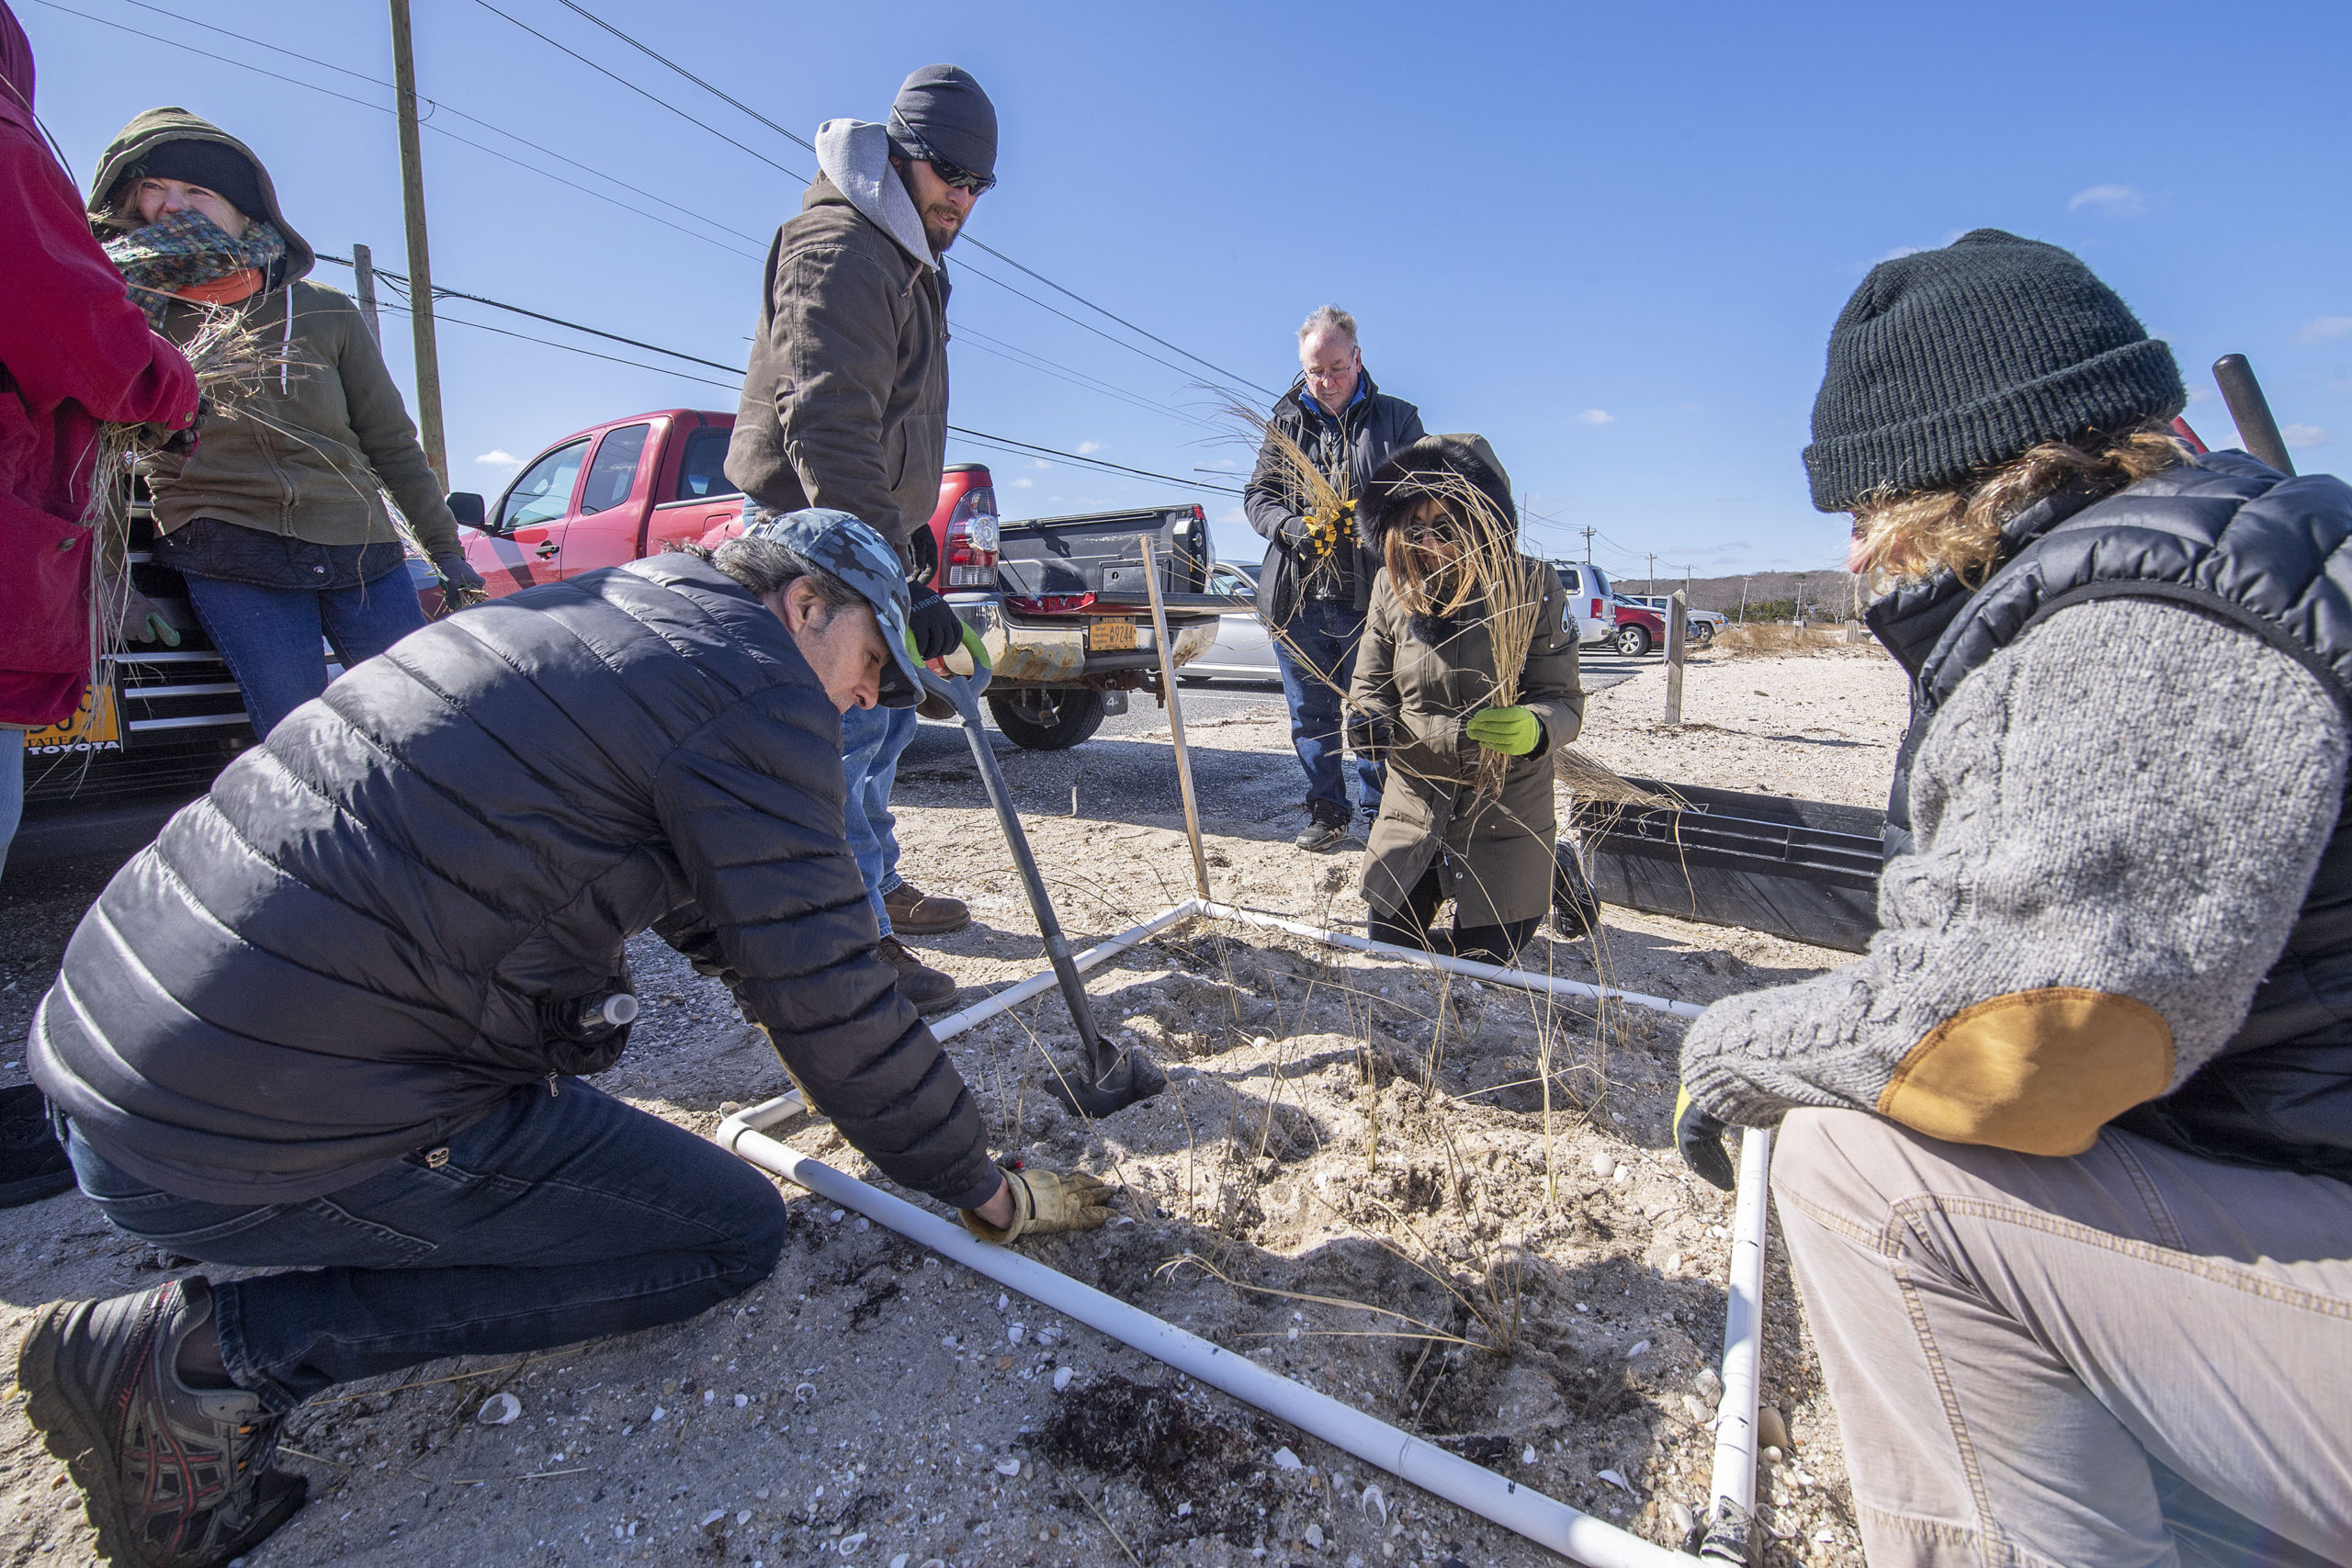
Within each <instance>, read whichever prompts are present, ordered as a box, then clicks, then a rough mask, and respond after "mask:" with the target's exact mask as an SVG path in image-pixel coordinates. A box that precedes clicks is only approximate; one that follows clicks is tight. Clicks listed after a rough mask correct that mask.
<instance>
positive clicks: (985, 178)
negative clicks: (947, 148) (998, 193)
mask: <svg viewBox="0 0 2352 1568" xmlns="http://www.w3.org/2000/svg"><path fill="white" fill-rule="evenodd" d="M906 150H907V151H908V152H910V153H912V154H913V155H914V157H915V158H916V159H917V160H919V161H920V162H922V163H925V164H930V165H931V172H932V173H933V174H934V175H938V176H939V177H940V178H941V179H943V180H944V181H946V182H947V183H948V184H949V185H951V186H955V187H956V189H957V190H967V191H970V192H971V193H972V194H973V195H974V196H986V195H987V194H988V193H989V192H990V191H992V190H994V189H995V188H996V176H995V175H976V174H974V173H972V171H971V170H969V169H967V168H966V167H964V165H963V164H951V163H949V162H948V161H947V160H946V159H944V158H943V157H941V156H940V155H939V154H938V153H936V152H933V151H932V150H931V149H930V148H929V147H927V146H925V145H924V144H923V143H922V142H921V141H912V140H910V141H908V142H907V144H906Z"/></svg>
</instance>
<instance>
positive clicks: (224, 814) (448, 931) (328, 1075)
mask: <svg viewBox="0 0 2352 1568" xmlns="http://www.w3.org/2000/svg"><path fill="white" fill-rule="evenodd" d="M657 921H660V922H661V923H662V931H663V934H664V935H665V936H667V937H668V938H669V939H670V940H671V941H672V942H673V943H674V944H675V945H677V946H679V947H680V948H682V949H684V950H686V951H689V952H691V953H695V955H696V956H698V957H701V958H703V959H704V960H705V961H706V962H716V963H718V964H723V965H724V967H725V968H727V969H728V970H729V971H730V972H731V973H730V975H729V980H730V983H732V984H733V985H734V986H735V987H736V994H737V996H738V998H739V999H740V1000H741V1002H742V1003H743V1004H744V1006H745V1008H746V1009H747V1010H749V1012H750V1013H751V1014H752V1016H753V1017H755V1018H756V1019H757V1020H758V1021H760V1022H761V1023H763V1024H764V1025H765V1026H766V1027H767V1030H768V1032H769V1033H770V1034H771V1035H773V1036H774V1037H775V1041H776V1043H777V1046H778V1049H779V1051H780V1052H781V1054H782V1055H783V1057H784V1059H785V1062H786V1066H789V1067H790V1068H791V1069H792V1071H793V1073H794V1074H795V1076H797V1077H798V1079H799V1080H800V1083H801V1084H802V1086H803V1087H804V1088H805V1089H807V1090H808V1091H809V1095H810V1096H811V1098H812V1099H814V1100H815V1101H816V1102H817V1104H818V1105H819V1106H820V1107H821V1108H822V1109H823V1110H824V1111H826V1112H827V1113H828V1114H830V1115H831V1117H832V1118H833V1119H834V1121H835V1122H836V1123H837V1124H838V1125H839V1126H840V1128H841V1131H842V1134H843V1135H845V1136H846V1137H847V1138H848V1139H849V1140H850V1141H851V1142H852V1143H853V1144H854V1145H857V1146H858V1147H859V1148H860V1149H862V1150H864V1151H865V1153H866V1154H867V1155H868V1156H870V1157H871V1158H872V1159H873V1160H874V1162H875V1163H876V1165H878V1166H879V1167H881V1168H882V1169H883V1170H884V1171H885V1172H886V1173H887V1174H888V1176H889V1177H890V1178H891V1179H893V1180H895V1181H898V1182H899V1183H901V1184H903V1185H905V1186H908V1187H912V1188H917V1189H920V1190H923V1191H926V1192H929V1193H931V1194H932V1195H933V1196H934V1197H936V1198H939V1199H941V1200H943V1201H946V1202H949V1203H954V1204H956V1205H958V1206H959V1207H969V1206H971V1205H973V1204H976V1203H978V1201H981V1200H983V1199H985V1198H986V1197H987V1196H988V1195H989V1193H991V1192H992V1191H994V1190H995V1188H996V1185H997V1181H998V1177H997V1175H996V1173H995V1171H994V1170H993V1169H992V1168H991V1167H990V1166H989V1158H988V1150H987V1146H986V1145H985V1143H984V1142H983V1139H982V1134H981V1129H980V1122H979V1118H978V1113H977V1111H975V1109H974V1107H973V1105H972V1102H971V1098H970V1096H969V1095H968V1094H967V1092H966V1090H965V1088H964V1084H963V1082H962V1080H961V1079H960V1078H959V1077H957V1076H956V1070H955V1068H954V1066H951V1065H950V1064H949V1062H948V1061H947V1059H946V1056H945V1055H944V1053H943V1052H942V1051H941V1050H940V1048H939V1044H938V1042H936V1041H935V1040H933V1038H932V1035H931V1032H930V1031H929V1030H928V1029H926V1028H925V1027H924V1026H923V1025H922V1021H920V1020H918V1019H917V1018H916V1016H915V1013H914V1010H913V1009H912V1008H911V1007H910V1005H909V1004H908V1003H907V1002H906V1000H905V999H904V998H902V997H900V996H899V992H898V989H897V987H896V986H895V985H894V983H893V982H894V974H893V972H892V970H891V968H890V966H889V965H888V964H886V963H884V962H883V960H882V959H881V958H880V957H879V956H878V955H877V954H876V952H875V942H876V931H875V924H874V917H873V914H872V912H871V909H870V908H869V907H868V905H867V903H866V899H865V886H864V884H863V882H862V880H861V879H860V877H859V875H858V870H857V863H856V862H855V861H854V860H853V859H852V858H851V855H850V852H849V848H848V846H847V844H846V842H845V841H844V840H843V838H842V766H841V719H840V716H839V715H838V714H837V713H836V712H835V711H834V708H833V705H832V704H831V702H830V701H829V700H828V699H827V697H826V695H825V693H824V690H823V688H822V686H821V685H820V683H819V682H818V681H817V678H816V676H815V674H814V673H813V672H812V671H810V670H809V666H808V664H807V662H806V661H804V660H802V659H801V657H800V653H799V650H798V649H797V648H796V647H795V646H794V645H793V641H792V638H791V636H790V634H788V633H787V632H786V630H785V628H784V626H783V625H782V624H781V623H779V622H778V621H777V619H776V618H775V615H773V614H771V613H770V612H769V611H768V610H767V609H766V608H765V607H764V606H763V605H762V604H760V602H759V601H758V600H757V599H755V598H754V597H753V596H752V594H751V593H749V592H746V591H745V590H744V589H742V588H741V587H739V586H737V585H736V583H735V582H734V581H731V580H730V579H729V578H728V577H726V576H725V575H724V574H722V573H720V572H718V570H715V569H713V568H712V567H710V566H709V565H707V563H705V562H703V561H701V560H699V559H698V558H695V557H692V556H687V555H677V554H673V555H662V556H656V557H653V558H649V559H645V560H641V561H637V562H635V563H633V564H631V565H628V566H625V567H621V568H618V569H616V570H610V571H598V572H590V573H587V574H585V575H583V576H580V577H575V578H571V579H570V580H568V581H562V582H559V583H551V584H548V585H547V586H545V587H541V588H536V589H532V590H530V591H529V592H524V593H518V594H515V596H513V597H512V598H507V599H502V600H498V601H495V602H493V603H492V604H486V605H483V606H481V608H479V609H475V610H470V611H468V612H467V613H466V614H464V615H458V616H454V617H452V618H450V619H448V620H446V621H442V622H439V623H437V624H436V625H434V626H427V627H426V628H425V629H424V630H423V631H420V632H417V633H415V634H413V636H410V637H405V638H403V639H401V641H400V642H399V643H398V644H396V645H395V646H394V647H393V648H392V649H390V650H389V651H387V652H385V653H383V654H381V655H379V656H378V657H377V658H375V659H371V660H368V661H367V662H366V663H364V664H361V665H359V666H358V667H357V668H356V669H354V670H353V671H351V672H350V673H349V674H347V675H345V676H344V677H343V678H342V679H341V680H339V681H337V682H334V684H333V685H332V686H330V687H329V688H328V689H327V693H326V695H325V696H323V697H322V698H319V699H318V700H316V701H313V702H310V703H306V704H304V705H302V706H301V707H300V708H298V709H296V710H295V712H294V713H293V714H292V715H291V716H288V718H287V719H286V720H285V722H284V723H282V724H281V725H280V726H279V727H278V728H277V729H276V730H274V731H273V732H272V733H271V735H270V737H269V740H268V743H267V744H266V745H265V746H261V747H257V748H255V749H254V750H251V751H249V752H247V753H245V754H244V755H243V756H242V757H240V758H238V759H237V761H234V762H233V763H232V764H231V765H230V766H229V768H228V769H227V770H226V771H225V772H223V773H221V775H220V778H219V779H218V780H217V781H216V782H215V783H214V784H213V786H212V790H211V793H210V794H209V795H207V796H205V797H204V798H203V799H201V800H198V801H197V802H195V803H194V804H192V805H190V806H189V807H187V808H186V809H184V810H182V811H181V812H180V813H179V814H178V815H177V816H175V817H174V818H172V820H171V821H170V822H169V823H168V824H167V825H166V826H165V827H164V830H163V832H162V834H161V835H160V836H159V837H158V838H157V839H156V840H155V842H154V843H153V844H152V845H150V846H149V847H148V848H146V849H144V850H142V851H141V852H140V853H139V854H138V855H137V856H136V857H134V858H133V859H132V860H131V861H130V863H129V864H127V865H126V866H124V867H123V869H122V870H121V871H120V872H119V873H117V874H116V875H115V877H114V880H113V881H112V882H110V883H109V884H107V889H106V891H105V892H104V893H103V894H101V895H100V896H99V897H98V901H97V903H96V905H95V906H93V907H92V908H91V909H90V911H89V912H88V913H87V914H86V915H85V916H84V917H83V919H82V923H81V926H80V928H79V929H78V930H76V931H74V937H73V941H72V942H70V943H69V944H68V946H67V948H66V950H65V963H64V966H63V970H62V973H61V974H60V975H59V976H58V980H57V984H56V985H55V986H54V987H51V990H50V993H49V995H48V996H47V997H46V998H44V999H43V1000H42V1003H41V1006H40V1011H39V1013H38V1014H37V1015H36V1017H35V1020H34V1023H33V1030H32V1037H31V1042H30V1055H29V1058H28V1060H29V1065H30V1066H31V1069H32V1073H33V1077H34V1078H35V1079H36V1081H38V1082H39V1083H40V1087H41V1089H43V1090H44V1091H46V1092H47V1093H48V1095H49V1097H50V1098H51V1100H54V1101H56V1102H57V1103H58V1104H59V1105H60V1106H62V1108H63V1109H64V1111H66V1112H67V1114H69V1115H71V1116H72V1117H73V1119H74V1123H75V1125H76V1126H77V1127H79V1128H80V1129H81V1131H82V1134H83V1135H84V1136H85V1137H86V1138H87V1139H88V1140H89V1142H90V1143H91V1144H92V1145H94V1146H95V1147H96V1149H97V1151H98V1152H99V1153H100V1154H102V1155H104V1156H106V1157H107V1159H109V1160H111V1161H112V1162H114V1163H115V1164H116V1165H119V1166H120V1167H121V1168H124V1169H125V1170H128V1171H130V1172H131V1173H132V1174H133V1175H135V1176H139V1177H141V1179H145V1180H148V1181H152V1182H153V1183H154V1184H155V1185H156V1186H158V1187H161V1188H163V1189H164V1190H166V1191H172V1192H177V1193H180V1194H182V1195H183V1196H187V1197H190V1198H198V1199H206V1200H209V1201H219V1202H243V1201H252V1202H256V1203H260V1202H280V1201H297V1200H300V1199H302V1198H306V1197H311V1196H315V1195H317V1194H320V1193H322V1192H327V1191H331V1190H334V1189H335V1188H337V1187H340V1186H344V1185H345V1184H347V1183H349V1182H352V1181H355V1180H357V1179H361V1178H363V1177H365V1176H368V1175H369V1174H371V1173H372V1172H374V1171H375V1170H378V1169H380V1168H383V1167H384V1166H386V1165H388V1164H390V1162H391V1161H393V1160H395V1159H397V1158H399V1157H400V1156H401V1155H403V1154H406V1153H408V1152H410V1151H412V1150H414V1149H418V1148H423V1147H425V1146H428V1145H432V1144H435V1143H437V1142H439V1141H441V1140H442V1139H444V1138H446V1137H447V1136H448V1134H451V1133H452V1132H454V1131H456V1130H457V1129H458V1128H460V1127H463V1126H465V1125H467V1124H469V1122H473V1121H475V1120H477V1119H478V1118H480V1117H481V1116H482V1115H484V1114H486V1113H487V1112H488V1111H490V1110H491V1109H492V1107H494V1106H495V1105H497V1104H498V1103H499V1102H500V1101H502V1100H504V1099H505V1098H506V1097H507V1096H508V1095H510V1094H512V1093H513V1092H514V1091H515V1089H516V1088H518V1087H519V1086H524V1085H537V1084H540V1083H542V1082H544V1083H545V1086H546V1088H545V1090H544V1092H549V1093H554V1092H560V1079H561V1078H562V1077H565V1076H567V1075H571V1074H578V1073H592V1072H599V1071H602V1070H603V1069H604V1068H605V1067H607V1066H611V1064H612V1058H613V1057H614V1056H615V1055H617V1050H616V1048H614V1047H612V1046H609V1045H607V1046H604V1047H601V1048H596V1049H586V1048H582V1047H580V1046H577V1045H573V1044H570V1043H564V1042H563V1041H562V1040H561V1039H560V1037H555V1038H551V1037H550V1032H549V1031H548V1030H546V1029H545V1028H544V1027H543V1025H542V1018H543V1014H544V1012H545V1010H547V1009H548V1007H549V1006H550V1005H551V1004H553V1003H556V1002H560V1001H561V1000H563V999H565V998H577V997H581V996H584V995H588V994H591V993H594V992H595V991H597V990H599V989H601V988H603V987H604V986H605V984H606V983H607V981H608V980H609V978H610V977H612V976H615V975H616V974H618V973H621V972H622V971H623V969H624V963H623V955H622V943H623V942H625V941H626V940H627V939H628V938H629V937H631V936H633V935H635V934H636V933H638V932H639V931H646V930H648V929H649V928H650V927H652V926H653V925H654V924H655V922H657Z"/></svg>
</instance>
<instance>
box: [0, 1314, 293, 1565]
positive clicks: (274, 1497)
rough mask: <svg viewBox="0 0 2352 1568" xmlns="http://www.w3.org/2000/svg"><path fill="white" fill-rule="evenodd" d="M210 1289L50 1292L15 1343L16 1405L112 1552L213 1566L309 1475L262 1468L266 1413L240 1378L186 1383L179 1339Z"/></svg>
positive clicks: (201, 1317) (139, 1560) (255, 1537)
mask: <svg viewBox="0 0 2352 1568" xmlns="http://www.w3.org/2000/svg"><path fill="white" fill-rule="evenodd" d="M211 1315H212V1289H211V1287H210V1286H209V1285H208V1284H206V1283H205V1282H204V1280H201V1279H192V1280H171V1281H169V1282H167V1283H164V1284H162V1285H158V1286H156V1287H155V1288H153V1290H148V1291H141V1292H139V1293H138V1294H136V1295H129V1296H116V1297H115V1298H113V1299H112V1300H110V1301H102V1302H51V1303H50V1304H49V1305H47V1306H45V1307H43V1308H42V1309H41V1310H40V1316H38V1317H37V1318H35V1319H34V1320H33V1326H32V1332H31V1333H30V1334H28V1335H27V1336H26V1337H25V1343H24V1348H23V1349H21V1350H20V1351H18V1352H17V1385H18V1386H19V1387H21V1388H22V1389H23V1390H24V1391H25V1399H26V1404H25V1414H26V1416H27V1417H28V1418H29V1419H30V1420H31V1422H32V1424H33V1426H34V1427H35V1428H36V1429H37V1430H39V1431H40V1434H41V1437H42V1438H43V1439H44V1440H45V1441H46V1442H47V1443H48V1445H49V1451H50V1452H51V1453H52V1454H55V1455H56V1456H57V1457H58V1458H59V1459H61V1460H63V1461H65V1465H66V1468H67V1469H68V1470H70V1471H71V1472H73V1474H74V1482H75V1483H76V1484H78V1485H79V1486H80V1487H81V1488H82V1494H83V1496H84V1498H85V1502H86V1505H87V1507H88V1510H89V1515H90V1522H91V1524H93V1525H95V1526H96V1528H97V1532H98V1546H99V1550H100V1551H103V1552H104V1553H105V1554H106V1556H107V1557H108V1558H109V1559H111V1560H112V1561H113V1562H116V1563H119V1564H137V1565H138V1568H213V1565H214V1564H218V1563H223V1562H228V1561H229V1560H230V1559H231V1558H232V1557H235V1556H237V1555H239V1554H240V1553H242V1552H244V1551H250V1550H251V1549H252V1548H253V1547H254V1546H256V1545H258V1544H259V1543H260V1542H261V1540H263V1539H264V1538H265V1537H266V1536H267V1535H269V1534H270V1532H271V1531H273V1530H275V1529H277V1527H278V1526H280V1525H282V1524H284V1523H285V1522H286V1521H287V1520H288V1519H289V1518H291V1517H293V1516H294V1511H295V1510H296V1509H298V1508H300V1506H302V1500H303V1498H304V1496H305V1495H307V1493H308V1491H309V1483H307V1482H305V1481H303V1480H302V1479H301V1478H300V1477H299V1476H292V1475H283V1474H275V1473H271V1472H270V1471H269V1461H270V1456H271V1455H272V1454H273V1453H274V1452H275V1451H276V1450H277V1435H278V1418H277V1416H272V1415H270V1414H269V1413H268V1412H266V1411H265V1410H264V1409H263V1408H262V1404H261V1399H260V1397H259V1396H258V1395H256V1394H252V1393H247V1392H245V1391H244V1390H243V1389H241V1388H217V1389H216V1388H190V1387H189V1386H188V1385H187V1383H186V1382H182V1381H181V1379H180V1376H179V1372H178V1371H177V1362H178V1359H179V1351H180V1344H181V1342H182V1341H183V1340H185V1339H187V1337H188V1335H189V1334H190V1333H192V1332H194V1331H195V1330H196V1329H198V1328H199V1327H201V1326H203V1325H204V1323H205V1322H206V1320H207V1319H209V1318H210V1317H211Z"/></svg>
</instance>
